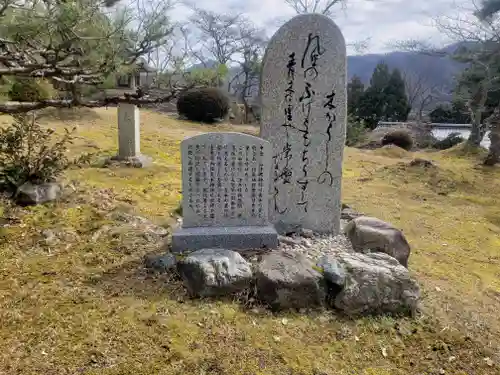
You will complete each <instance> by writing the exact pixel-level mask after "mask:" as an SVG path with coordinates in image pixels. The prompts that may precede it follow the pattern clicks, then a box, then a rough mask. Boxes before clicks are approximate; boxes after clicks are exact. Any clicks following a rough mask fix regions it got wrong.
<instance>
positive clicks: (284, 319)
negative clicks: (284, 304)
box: [281, 318, 288, 326]
mask: <svg viewBox="0 0 500 375" xmlns="http://www.w3.org/2000/svg"><path fill="white" fill-rule="evenodd" d="M281 324H283V325H284V326H286V325H287V324H288V319H287V318H283V319H281Z"/></svg>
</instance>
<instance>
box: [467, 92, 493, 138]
mask: <svg viewBox="0 0 500 375" xmlns="http://www.w3.org/2000/svg"><path fill="white" fill-rule="evenodd" d="M487 97H488V91H487V89H486V87H485V86H484V82H482V83H481V84H480V85H479V87H478V88H477V90H476V91H475V94H474V95H473V96H472V98H471V99H470V100H469V102H468V103H467V107H468V109H469V112H470V118H471V123H472V124H471V125H472V129H471V131H470V135H469V139H468V140H467V144H469V146H473V147H479V146H481V141H482V140H483V138H484V134H485V133H486V124H482V123H481V120H482V113H483V110H484V105H485V103H486V98H487Z"/></svg>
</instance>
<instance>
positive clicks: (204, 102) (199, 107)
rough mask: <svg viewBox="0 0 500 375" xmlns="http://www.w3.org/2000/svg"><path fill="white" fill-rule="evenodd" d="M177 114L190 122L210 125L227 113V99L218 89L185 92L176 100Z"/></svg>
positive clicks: (208, 88)
mask: <svg viewBox="0 0 500 375" xmlns="http://www.w3.org/2000/svg"><path fill="white" fill-rule="evenodd" d="M177 112H178V113H179V115H182V116H185V117H186V118H187V119H188V120H191V121H200V122H208V123H212V122H214V121H216V120H217V119H222V118H224V117H226V116H227V114H228V112H229V99H228V97H227V96H226V95H225V94H224V93H223V92H222V91H220V90H219V89H216V88H210V87H207V88H201V89H192V90H187V91H185V92H184V93H182V94H181V95H180V96H179V99H178V100H177Z"/></svg>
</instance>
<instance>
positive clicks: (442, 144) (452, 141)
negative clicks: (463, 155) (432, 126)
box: [434, 133, 464, 150]
mask: <svg viewBox="0 0 500 375" xmlns="http://www.w3.org/2000/svg"><path fill="white" fill-rule="evenodd" d="M463 141H464V139H463V138H462V135H461V134H460V133H451V134H448V136H447V137H446V138H445V139H442V140H440V141H437V142H435V143H434V148H437V149H438V150H447V149H449V148H452V147H453V146H456V145H458V144H459V143H462V142H463Z"/></svg>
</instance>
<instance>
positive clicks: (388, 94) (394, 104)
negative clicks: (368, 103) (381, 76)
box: [383, 69, 411, 121]
mask: <svg viewBox="0 0 500 375" xmlns="http://www.w3.org/2000/svg"><path fill="white" fill-rule="evenodd" d="M384 95H385V100H386V103H387V105H386V107H385V113H384V116H383V117H384V119H385V120H386V121H406V120H407V119H408V114H409V113H410V109H411V108H410V106H409V105H408V97H407V96H406V90H405V82H404V80H403V77H402V76H401V72H400V71H399V69H394V70H393V71H392V73H391V77H390V78H389V82H388V83H387V86H386V88H385V90H384Z"/></svg>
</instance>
